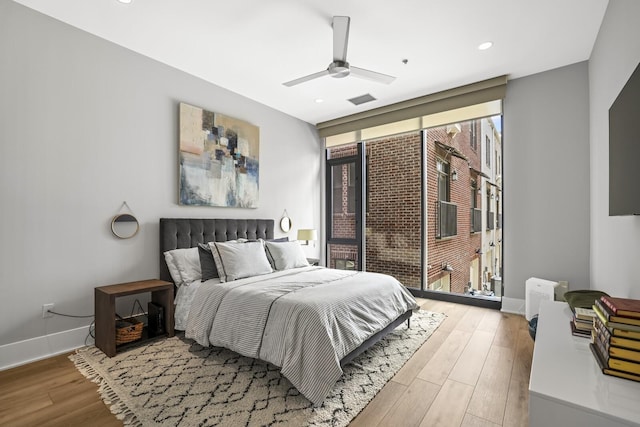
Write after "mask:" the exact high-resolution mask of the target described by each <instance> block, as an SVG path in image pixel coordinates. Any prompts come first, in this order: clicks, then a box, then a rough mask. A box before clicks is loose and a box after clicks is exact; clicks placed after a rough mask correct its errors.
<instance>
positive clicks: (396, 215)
mask: <svg viewBox="0 0 640 427" xmlns="http://www.w3.org/2000/svg"><path fill="white" fill-rule="evenodd" d="M367 157H368V184H369V212H368V214H367V222H366V224H367V228H366V239H367V244H366V251H367V252H366V260H367V271H374V272H377V273H385V274H389V275H391V276H394V277H395V278H397V279H398V280H399V281H400V282H402V283H403V284H404V285H406V286H411V287H415V288H420V283H421V276H422V269H421V262H420V259H421V256H422V255H421V245H420V240H421V237H420V236H421V233H422V231H421V213H420V212H421V209H422V208H421V201H422V195H421V188H422V178H421V166H420V164H421V157H422V134H421V133H420V132H414V133H410V134H405V135H398V136H394V137H391V138H384V139H379V140H375V141H367Z"/></svg>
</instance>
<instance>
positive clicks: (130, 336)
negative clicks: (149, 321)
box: [116, 316, 144, 345]
mask: <svg viewBox="0 0 640 427" xmlns="http://www.w3.org/2000/svg"><path fill="white" fill-rule="evenodd" d="M142 328H144V323H142V322H141V321H139V320H137V319H135V318H129V319H123V318H122V317H120V316H118V319H117V320H116V345H120V344H126V343H128V342H132V341H136V340H139V339H140V338H142Z"/></svg>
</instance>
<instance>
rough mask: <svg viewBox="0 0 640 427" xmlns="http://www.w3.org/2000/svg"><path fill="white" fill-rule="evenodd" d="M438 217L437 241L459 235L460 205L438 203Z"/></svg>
mask: <svg viewBox="0 0 640 427" xmlns="http://www.w3.org/2000/svg"><path fill="white" fill-rule="evenodd" d="M436 215H437V218H436V239H442V238H444V237H451V236H455V235H457V234H458V205H456V204H455V203H449V202H443V201H437V202H436Z"/></svg>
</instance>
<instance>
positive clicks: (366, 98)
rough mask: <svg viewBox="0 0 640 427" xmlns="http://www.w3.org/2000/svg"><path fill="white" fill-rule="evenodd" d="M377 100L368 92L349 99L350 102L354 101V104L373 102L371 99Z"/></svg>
mask: <svg viewBox="0 0 640 427" xmlns="http://www.w3.org/2000/svg"><path fill="white" fill-rule="evenodd" d="M375 100H376V98H374V97H373V96H371V94H369V93H367V94H364V95H360V96H356V97H355V98H351V99H349V100H348V101H349V102H350V103H352V104H353V105H360V104H364V103H366V102H371V101H375Z"/></svg>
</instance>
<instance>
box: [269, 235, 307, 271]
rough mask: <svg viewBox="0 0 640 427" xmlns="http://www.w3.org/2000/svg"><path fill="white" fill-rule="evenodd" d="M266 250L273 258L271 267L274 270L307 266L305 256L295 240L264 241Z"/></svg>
mask: <svg viewBox="0 0 640 427" xmlns="http://www.w3.org/2000/svg"><path fill="white" fill-rule="evenodd" d="M265 246H266V248H267V252H268V253H269V255H270V256H271V259H272V260H273V264H272V265H273V268H275V269H276V270H288V269H290V268H296V267H308V266H309V263H308V262H307V257H306V256H305V254H304V251H303V250H302V247H301V246H300V243H298V242H297V241H296V242H280V243H274V242H265Z"/></svg>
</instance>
